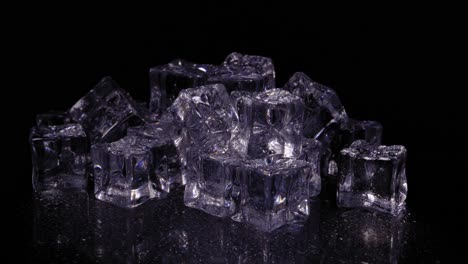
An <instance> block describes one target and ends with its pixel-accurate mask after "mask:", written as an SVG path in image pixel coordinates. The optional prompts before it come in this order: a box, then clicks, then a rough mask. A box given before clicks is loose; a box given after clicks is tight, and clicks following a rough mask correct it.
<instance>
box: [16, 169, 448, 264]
mask: <svg viewBox="0 0 468 264" xmlns="http://www.w3.org/2000/svg"><path fill="white" fill-rule="evenodd" d="M425 172H427V170H418V171H415V170H414V169H413V166H409V176H408V177H409V179H411V178H416V177H415V175H416V174H418V173H425ZM433 173H437V172H436V171H433ZM410 186H411V180H410ZM333 188H334V186H333V185H332V184H328V185H326V186H325V188H324V192H323V193H322V195H321V196H320V197H319V198H317V199H316V200H313V201H311V215H310V218H309V220H308V221H307V223H306V224H305V226H290V227H284V228H281V229H279V230H276V231H274V232H273V233H264V232H261V231H258V230H255V229H254V228H252V227H250V226H245V225H243V224H240V223H236V222H233V221H230V220H227V219H225V220H223V219H219V218H216V217H212V216H210V215H208V214H205V213H203V212H201V211H198V210H195V209H191V208H187V207H185V206H184V205H183V201H182V192H183V190H181V189H179V190H178V191H176V192H174V193H172V194H171V195H170V196H169V197H168V198H167V199H164V200H159V201H156V200H153V201H149V202H147V203H145V204H144V205H143V206H141V207H138V208H135V209H132V210H125V209H121V208H117V207H114V206H112V205H109V204H106V203H103V202H100V201H97V200H95V199H94V197H93V196H92V195H91V196H89V195H88V194H87V193H86V192H82V193H58V194H55V195H35V196H34V198H33V199H32V201H31V203H30V204H28V205H27V206H26V208H24V210H27V211H30V212H31V216H32V255H30V256H29V257H30V261H31V262H33V263H94V262H99V263H437V262H440V258H441V247H442V245H441V237H443V234H441V233H439V232H440V229H439V227H438V224H439V223H438V222H437V220H438V218H437V216H436V214H437V211H432V212H431V211H430V208H436V207H435V204H433V205H432V206H431V205H429V206H428V207H427V208H424V206H421V205H420V204H418V200H417V199H411V197H415V196H416V195H421V194H417V193H415V192H413V193H411V188H410V192H409V197H410V198H409V199H408V206H407V210H406V212H405V213H404V214H403V215H402V216H401V217H391V216H388V215H385V214H380V213H375V212H369V211H365V210H359V209H352V210H349V209H340V208H337V207H336V205H335V201H334V192H333ZM426 210H429V211H426ZM432 216H433V217H432Z"/></svg>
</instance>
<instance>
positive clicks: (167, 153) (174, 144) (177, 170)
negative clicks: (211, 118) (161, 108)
mask: <svg viewBox="0 0 468 264" xmlns="http://www.w3.org/2000/svg"><path fill="white" fill-rule="evenodd" d="M181 129H182V127H181V125H180V124H179V123H177V122H176V121H175V120H174V119H173V118H172V116H171V115H166V114H165V115H163V116H162V117H161V118H160V119H159V120H158V122H157V123H153V124H147V125H145V126H136V127H129V128H128V129H127V136H138V137H140V138H145V139H147V140H148V146H149V147H150V148H151V150H152V153H153V164H154V166H155V168H154V169H155V173H156V176H157V178H158V180H159V182H160V184H161V188H162V189H163V190H164V191H165V192H170V189H172V188H174V187H175V186H176V185H185V184H186V182H187V179H186V178H185V175H184V174H183V173H181V170H182V166H181V164H182V163H181V162H182V160H181V157H180V155H179V150H178V144H180V142H181V140H182V139H181V137H182V135H181Z"/></svg>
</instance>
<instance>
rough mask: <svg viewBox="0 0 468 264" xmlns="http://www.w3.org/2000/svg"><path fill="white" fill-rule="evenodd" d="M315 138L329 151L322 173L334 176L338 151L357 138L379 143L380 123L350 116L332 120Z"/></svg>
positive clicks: (380, 137)
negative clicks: (345, 119)
mask: <svg viewBox="0 0 468 264" xmlns="http://www.w3.org/2000/svg"><path fill="white" fill-rule="evenodd" d="M316 139H317V140H319V141H320V142H322V143H323V145H324V147H326V148H328V152H329V153H330V158H329V164H328V165H327V167H326V168H327V170H326V171H327V172H326V173H325V174H324V175H327V176H330V177H335V176H336V175H337V174H338V167H337V160H338V157H339V156H340V151H341V150H342V149H343V148H346V147H348V146H349V145H351V143H353V142H354V141H355V140H359V139H362V140H365V141H366V142H368V143H370V144H376V145H380V143H381V141H382V125H381V124H380V123H379V122H376V121H368V120H366V121H358V120H354V119H351V118H350V119H348V120H347V121H343V122H335V121H332V122H331V123H329V124H328V125H327V126H326V127H325V128H324V129H323V130H322V131H320V132H319V133H318V134H317V136H316Z"/></svg>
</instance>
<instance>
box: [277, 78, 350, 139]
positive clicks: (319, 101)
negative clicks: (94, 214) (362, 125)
mask: <svg viewBox="0 0 468 264" xmlns="http://www.w3.org/2000/svg"><path fill="white" fill-rule="evenodd" d="M283 89H285V90H287V91H290V92H291V93H293V94H294V95H297V96H299V97H301V98H302V99H303V100H304V104H305V116H304V129H303V133H304V136H305V137H309V138H313V137H315V136H316V134H317V133H318V132H320V130H322V129H323V128H324V127H325V126H326V125H327V124H328V123H329V122H330V121H332V120H335V121H341V120H346V119H347V115H346V111H345V109H344V107H343V105H341V101H340V99H339V98H338V95H337V94H336V92H335V91H334V90H333V89H331V88H329V87H327V86H324V85H322V84H319V83H317V82H314V81H312V80H311V79H310V78H309V77H308V76H307V75H306V74H304V73H302V72H296V73H295V74H294V75H293V76H292V77H291V79H289V81H288V82H287V83H286V84H285V85H284V87H283Z"/></svg>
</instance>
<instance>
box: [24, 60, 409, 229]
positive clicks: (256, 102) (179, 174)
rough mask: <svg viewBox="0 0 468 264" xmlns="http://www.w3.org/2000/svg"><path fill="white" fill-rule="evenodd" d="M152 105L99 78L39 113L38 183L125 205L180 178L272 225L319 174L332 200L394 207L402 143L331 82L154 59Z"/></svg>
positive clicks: (214, 200)
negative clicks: (389, 142) (351, 111)
mask: <svg viewBox="0 0 468 264" xmlns="http://www.w3.org/2000/svg"><path fill="white" fill-rule="evenodd" d="M150 84H151V87H150V89H151V101H150V102H149V108H146V106H145V104H144V103H139V102H136V101H135V100H133V99H132V97H131V96H130V95H129V94H128V93H127V92H126V91H125V90H123V89H122V88H120V87H119V86H118V85H117V83H116V82H115V81H113V80H112V79H111V78H109V77H105V78H103V79H102V80H101V81H100V82H99V83H98V84H97V85H96V86H95V87H94V88H93V89H92V90H91V91H90V92H89V93H88V94H86V95H85V96H84V97H82V98H81V99H80V100H78V102H76V103H75V104H74V105H73V106H72V107H71V108H70V109H69V110H68V111H66V112H51V113H46V114H40V115H38V116H37V126H36V127H34V128H33V129H32V130H31V136H30V142H31V147H32V156H33V157H32V160H33V187H34V190H35V191H38V192H54V191H57V190H61V189H69V188H71V189H81V190H86V188H87V186H94V187H93V188H94V195H95V197H96V198H97V199H99V200H102V201H105V202H108V203H112V204H115V205H117V206H120V207H128V208H131V207H135V206H138V205H140V204H142V203H144V202H145V201H148V200H150V199H162V198H164V197H166V196H167V194H168V193H170V192H171V191H172V190H173V189H174V188H178V187H180V186H184V188H185V192H184V202H185V204H186V206H189V207H193V208H196V209H199V210H203V211H205V212H207V213H209V214H211V215H214V216H218V217H229V218H231V219H233V220H235V221H239V222H245V223H249V224H252V225H254V226H256V227H258V228H260V229H262V230H266V231H271V230H274V229H276V228H279V227H281V226H283V225H287V224H291V223H301V222H303V221H304V220H306V219H307V217H308V215H309V202H310V199H311V198H312V197H316V196H318V195H319V194H320V192H321V182H322V180H327V179H335V180H336V181H337V188H336V190H337V192H336V193H337V203H338V206H342V207H364V208H368V209H375V210H378V211H382V212H387V213H391V214H394V215H397V214H398V213H399V212H400V211H401V210H402V209H403V208H404V201H405V198H406V192H407V184H406V174H405V157H406V149H405V148H404V147H403V146H383V145H380V143H381V136H382V125H381V124H380V123H378V122H375V121H358V120H354V119H351V118H349V117H348V115H347V114H346V111H345V109H344V107H343V105H342V104H341V102H340V99H339V98H338V96H337V94H336V92H335V91H334V90H333V89H331V88H329V87H327V86H324V85H322V84H319V83H316V82H314V81H312V80H311V79H310V78H309V77H308V76H307V75H306V74H304V73H302V72H297V73H295V74H294V75H293V76H292V77H291V79H290V80H289V81H288V82H287V83H286V84H285V85H284V86H283V87H282V88H276V87H277V86H276V85H275V70H274V67H273V63H272V60H271V59H269V58H266V57H261V56H251V55H242V54H239V53H232V54H230V55H229V56H228V57H227V58H226V60H225V61H224V62H223V63H222V64H221V65H211V64H194V63H190V62H186V61H183V60H180V59H178V60H175V61H173V62H171V63H169V64H167V65H162V66H157V67H154V68H151V69H150Z"/></svg>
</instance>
